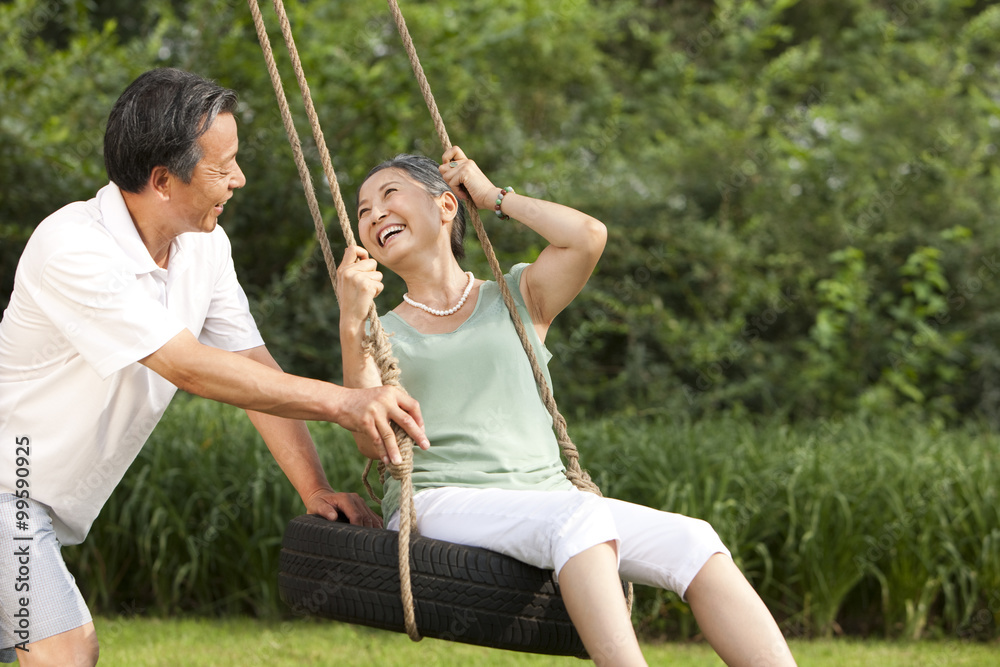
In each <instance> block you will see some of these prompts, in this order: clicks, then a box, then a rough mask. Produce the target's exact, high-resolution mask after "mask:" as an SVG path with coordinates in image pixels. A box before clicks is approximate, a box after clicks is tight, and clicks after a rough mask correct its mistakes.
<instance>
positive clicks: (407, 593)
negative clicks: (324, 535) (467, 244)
mask: <svg viewBox="0 0 1000 667" xmlns="http://www.w3.org/2000/svg"><path fill="white" fill-rule="evenodd" d="M247 2H248V4H249V6H250V13H251V15H252V16H253V21H254V27H255V28H256V31H257V38H258V40H259V41H260V45H261V50H262V51H263V54H264V60H265V62H266V63H267V71H268V74H269V76H270V79H271V85H272V87H273V88H274V93H275V97H276V98H277V100H278V108H279V110H280V112H281V120H282V123H283V125H284V127H285V133H286V134H287V135H288V141H289V145H290V146H291V149H292V154H293V156H294V159H295V166H296V168H297V170H298V173H299V179H300V180H301V181H302V188H303V191H304V192H305V196H306V202H307V204H308V207H309V212H310V214H311V216H312V218H313V223H314V226H315V229H316V238H317V240H318V241H319V244H320V248H321V249H322V251H323V258H324V261H325V263H326V268H327V271H328V273H329V275H330V280H331V283H332V284H333V287H334V292H336V287H337V280H336V273H337V267H336V262H335V260H334V258H333V251H332V250H331V248H330V241H329V238H328V236H327V233H326V226H325V225H324V223H323V219H322V215H321V213H320V210H319V204H318V202H317V200H316V192H315V189H314V187H313V183H312V177H311V175H310V173H309V168H308V166H307V164H306V161H305V155H304V153H303V151H302V144H301V142H300V140H299V135H298V131H297V130H296V129H295V123H294V121H293V119H292V115H291V111H290V109H289V107H288V100H287V98H286V96H285V92H284V86H283V84H282V82H281V76H280V74H279V73H278V68H277V65H276V63H275V60H274V53H273V51H272V49H271V42H270V39H269V37H268V35H267V29H266V27H265V25H264V20H263V17H262V16H261V13H260V6H259V4H258V2H257V0H247ZM273 3H274V10H275V13H276V14H277V16H278V21H279V25H280V26H281V33H282V36H283V38H284V40H285V45H286V46H287V48H288V53H289V57H290V58H291V62H292V69H293V70H294V72H295V78H296V81H297V82H298V85H299V89H300V91H301V93H302V100H303V103H304V105H305V110H306V116H307V117H308V119H309V124H310V127H311V128H312V132H313V139H314V141H315V142H316V146H317V149H318V150H319V154H320V161H321V163H322V166H323V173H324V175H325V176H326V179H327V182H328V183H329V185H330V194H331V196H332V197H333V201H334V205H335V207H336V210H337V217H338V219H339V221H340V228H341V232H342V233H343V235H344V239H345V240H346V242H347V244H348V245H349V246H350V245H357V243H356V241H355V238H354V232H353V230H352V229H351V221H350V218H349V217H348V214H347V210H346V207H345V206H344V201H343V197H342V196H341V193H340V185H339V182H338V180H337V175H336V173H335V171H334V169H333V163H332V160H331V159H330V153H329V150H328V148H327V145H326V140H325V138H324V136H323V130H322V128H321V127H320V123H319V117H318V115H317V113H316V109H315V106H314V105H313V102H312V95H311V93H310V90H309V84H308V82H307V80H306V77H305V74H304V72H303V70H302V62H301V60H300V58H299V54H298V49H297V47H296V46H295V40H294V37H293V35H292V30H291V26H290V24H289V21H288V15H287V13H286V12H285V7H284V2H283V1H282V0H273ZM388 3H389V9H390V11H391V13H392V16H393V20H394V21H395V23H396V28H397V29H398V31H399V34H400V37H401V39H402V41H403V45H404V48H405V49H406V52H407V56H408V57H409V60H410V64H411V65H412V67H413V71H414V74H415V75H416V77H417V81H418V83H419V86H420V91H421V93H422V95H423V97H424V101H425V102H426V103H427V108H428V109H429V110H430V113H431V117H432V119H433V122H434V127H435V130H436V131H437V134H438V137H439V139H440V140H441V145H442V146H443V148H444V149H445V150H447V149H449V148H451V146H452V144H451V140H450V139H449V138H448V132H447V129H446V128H445V126H444V121H443V120H442V118H441V114H440V112H439V111H438V108H437V103H436V102H435V100H434V95H433V93H432V92H431V89H430V85H429V84H428V82H427V77H426V76H425V75H424V70H423V67H422V66H421V64H420V59H419V57H418V56H417V52H416V49H415V48H414V46H413V40H412V38H411V37H410V34H409V30H408V29H407V27H406V22H405V20H404V19H403V14H402V12H401V11H400V9H399V4H398V2H396V0H388ZM466 208H467V211H468V213H469V216H468V217H469V218H470V219H471V220H472V222H473V226H474V227H475V229H476V235H477V236H478V237H479V242H480V243H481V244H482V246H483V251H484V253H485V255H486V259H487V261H488V263H489V265H490V269H491V270H492V272H493V275H494V277H495V279H496V282H497V285H498V286H499V287H500V292H501V294H502V296H503V300H504V304H505V305H506V306H507V309H508V312H509V313H510V317H511V320H512V322H513V323H514V328H515V330H516V331H517V335H518V338H519V339H520V341H521V345H522V346H523V347H524V351H525V353H526V355H527V357H528V361H529V362H530V364H531V369H532V373H533V375H534V378H535V382H536V384H537V385H538V390H539V394H540V396H541V398H542V402H543V403H544V404H545V407H546V408H547V409H548V411H549V413H550V414H551V415H552V420H553V428H554V429H555V433H556V438H557V440H558V442H559V446H560V449H561V451H562V453H563V456H564V457H565V459H566V462H567V466H566V477H567V478H568V479H569V480H570V481H571V482H572V483H573V484H574V485H575V486H577V487H578V488H580V489H582V490H584V491H590V492H591V493H595V494H597V495H601V492H600V489H599V488H598V487H597V485H596V484H594V482H593V481H591V479H590V476H589V475H588V474H587V472H586V471H584V470H582V469H581V467H580V463H579V459H580V456H579V452H578V451H577V449H576V445H575V444H573V441H572V440H571V439H570V437H569V433H568V432H567V429H566V420H565V419H564V418H563V416H562V414H561V413H560V412H559V409H558V407H557V406H556V403H555V399H554V397H553V395H552V391H551V389H550V388H549V386H548V383H547V382H546V380H545V376H544V375H543V373H542V369H541V365H540V364H539V363H538V358H537V356H536V355H535V351H534V348H533V347H532V345H531V341H530V340H529V339H528V336H527V333H526V332H525V329H524V323H523V322H522V321H521V318H520V317H519V316H518V314H517V306H516V304H515V302H514V298H513V295H512V294H511V293H510V288H509V287H508V285H507V281H506V280H504V277H503V270H502V269H501V268H500V263H499V262H498V261H497V258H496V253H495V252H494V250H493V245H492V243H491V242H490V240H489V238H488V237H487V235H486V230H485V228H484V226H483V222H482V219H481V218H480V216H479V212H478V211H476V210H475V208H474V206H473V205H472V203H471V202H468V201H467V202H466ZM338 298H339V295H338ZM368 319H369V332H368V334H367V335H366V337H365V341H364V352H365V354H368V355H370V356H371V357H372V358H373V359H374V361H375V363H376V365H377V366H378V369H379V373H380V376H381V380H382V384H383V385H392V386H396V387H400V388H401V385H400V383H399V375H400V371H399V363H398V360H397V359H396V358H395V357H394V356H393V355H392V348H391V346H390V344H389V340H388V336H387V335H386V333H385V330H384V328H383V327H382V324H381V321H380V320H379V317H378V313H377V311H376V308H375V306H374V305H372V307H371V309H370V310H369V313H368ZM393 431H394V433H395V436H396V441H397V443H398V444H399V451H400V455H401V457H402V462H401V463H400V464H399V465H394V464H391V463H390V464H389V465H387V466H384V465H383V464H381V463H380V464H379V473H380V478H381V479H382V481H383V482H384V474H385V471H386V470H388V472H389V473H390V474H391V475H392V477H393V478H394V479H396V480H397V481H399V483H400V498H399V503H400V505H399V507H400V509H399V512H400V522H399V583H400V597H401V600H402V604H403V620H404V624H405V626H406V633H407V635H409V637H410V639H412V640H413V641H420V639H421V637H420V634H419V632H418V630H417V626H416V613H415V609H414V602H413V593H412V588H411V585H410V553H409V552H410V534H411V531H413V530H416V525H417V518H416V512H415V510H414V506H413V482H412V477H411V473H412V471H413V440H412V438H410V436H409V435H408V434H407V433H406V432H405V431H403V429H401V428H399V427H398V426H397V425H395V424H393ZM371 466H372V462H371V461H368V463H367V465H366V466H365V470H364V473H363V477H362V478H363V481H364V484H365V488H366V489H367V490H368V493H369V495H370V496H371V497H372V498H374V499H375V500H376V501H378V502H381V501H379V499H378V498H377V497H376V496H375V494H374V492H373V491H372V488H371V485H370V484H369V482H368V473H369V471H370V470H371ZM628 608H629V611H630V612H631V608H632V584H629V585H628Z"/></svg>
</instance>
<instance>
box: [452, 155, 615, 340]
mask: <svg viewBox="0 0 1000 667" xmlns="http://www.w3.org/2000/svg"><path fill="white" fill-rule="evenodd" d="M440 169H441V175H442V176H443V177H444V179H445V181H446V182H447V183H448V185H449V186H451V189H452V190H454V191H455V192H456V193H458V194H459V196H460V197H463V198H471V199H472V201H473V203H474V204H475V205H476V207H478V208H480V209H484V208H485V209H490V210H494V208H495V205H496V201H497V199H498V197H499V196H500V192H501V190H502V189H501V188H500V187H498V186H496V185H494V184H493V183H492V181H490V180H489V179H488V178H487V177H486V176H485V175H484V174H483V172H482V170H480V169H479V167H478V165H476V163H475V162H473V161H472V160H469V159H468V158H467V157H466V156H465V153H463V152H462V149H461V148H459V147H458V146H453V147H452V148H450V149H449V150H448V151H446V152H445V154H444V164H442V165H441V168H440ZM500 206H501V213H502V214H503V215H505V216H509V217H510V218H511V219H513V220H517V221H518V222H520V223H521V224H523V225H524V226H526V227H528V228H529V229H532V230H534V231H535V232H536V233H538V234H539V235H540V236H541V237H542V238H544V239H545V240H546V241H548V242H549V245H548V246H546V247H545V249H544V250H542V252H541V253H540V254H539V255H538V259H536V260H535V261H534V263H532V265H531V266H529V267H528V268H526V269H525V271H524V273H523V274H522V276H521V294H522V295H523V296H524V301H525V303H526V304H527V306H528V309H529V311H530V312H531V317H532V319H533V320H534V322H535V329H536V330H537V331H538V335H539V337H540V338H541V339H542V340H545V334H546V333H547V332H548V328H549V326H550V325H551V324H552V321H553V320H554V319H555V317H556V315H558V314H559V313H560V312H562V310H563V308H565V307H566V306H568V305H569V304H570V302H571V301H572V300H573V299H574V298H576V295H577V294H579V293H580V290H582V289H583V286H584V285H586V284H587V280H588V279H589V278H590V274H591V272H593V270H594V267H595V266H597V260H598V259H600V257H601V253H602V252H604V244H605V242H606V241H607V229H606V228H605V226H604V224H603V223H602V222H601V221H599V220H597V219H596V218H593V217H591V216H589V215H587V214H586V213H582V212H580V211H577V210H576V209H573V208H570V207H568V206H563V205H562V204H556V203H554V202H550V201H545V200H542V199H535V198H533V197H527V196H525V195H519V194H516V193H514V192H508V193H506V194H505V195H504V196H503V197H502V201H501V204H500ZM507 224H512V223H510V222H508V223H507Z"/></svg>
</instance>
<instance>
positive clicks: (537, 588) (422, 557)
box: [278, 515, 587, 657]
mask: <svg viewBox="0 0 1000 667" xmlns="http://www.w3.org/2000/svg"><path fill="white" fill-rule="evenodd" d="M398 541H399V536H398V533H396V532H395V531H391V530H384V529H381V528H364V527H361V526H352V525H351V524H349V523H344V522H341V521H328V520H326V519H324V518H322V517H319V516H314V515H309V516H300V517H297V518H295V519H293V520H292V521H291V522H289V524H288V528H287V529H286V531H285V537H284V540H283V542H282V548H281V555H280V561H279V570H280V572H279V574H278V588H279V590H280V593H281V598H282V600H284V601H285V603H286V604H288V605H289V606H290V607H291V608H292V610H293V611H294V612H296V613H299V614H311V615H315V616H321V617H324V618H330V619H335V620H338V621H347V622H350V623H359V624H362V625H368V626H371V627H375V628H382V629H385V630H394V631H397V632H405V628H404V625H403V605H402V602H401V601H400V597H399V566H398V562H397V558H398V555H397V552H398ZM410 554H411V565H410V572H411V576H410V580H411V585H412V590H413V597H414V600H415V604H414V607H415V610H416V619H417V628H418V631H419V632H420V634H421V636H423V637H435V638H437V639H446V640H450V641H457V642H463V643H466V644H476V645H479V646H488V647H491V648H500V649H508V650H512V651H527V652H531V653H544V654H550V655H570V656H577V657H586V655H587V652H586V650H585V649H584V647H583V643H582V642H581V641H580V636H579V635H578V634H577V632H576V629H575V628H574V627H573V622H572V621H570V618H569V615H568V614H567V612H566V606H565V605H564V604H563V600H562V597H561V596H560V594H559V586H558V584H557V583H556V582H555V581H554V580H553V576H552V571H551V570H542V569H539V568H536V567H532V566H530V565H526V564H524V563H522V562H521V561H518V560H515V559H513V558H510V557H507V556H503V555H501V554H498V553H495V552H493V551H487V550H486V549H479V548H476V547H466V546H462V545H458V544H452V543H450V542H442V541H440V540H431V539H427V538H424V537H418V536H415V537H413V538H412V539H411V541H410Z"/></svg>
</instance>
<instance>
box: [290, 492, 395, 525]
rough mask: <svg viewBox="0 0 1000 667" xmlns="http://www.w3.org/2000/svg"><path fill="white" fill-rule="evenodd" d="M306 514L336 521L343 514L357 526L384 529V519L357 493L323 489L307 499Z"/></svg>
mask: <svg viewBox="0 0 1000 667" xmlns="http://www.w3.org/2000/svg"><path fill="white" fill-rule="evenodd" d="M305 503H306V512H307V513H309V514H318V515H319V516H321V517H323V518H325V519H329V520H330V521H336V520H337V517H338V516H339V515H341V514H343V515H344V516H346V517H347V518H348V520H350V522H351V523H353V524H354V525H356V526H372V527H375V528H381V527H382V518H381V517H380V516H379V515H378V514H375V512H373V511H372V510H371V509H370V508H369V507H368V505H367V504H365V501H364V500H362V499H361V496H359V495H358V494H356V493H342V492H337V491H334V490H332V489H321V490H318V491H316V492H315V493H313V495H312V496H310V497H309V498H307V499H306V501H305Z"/></svg>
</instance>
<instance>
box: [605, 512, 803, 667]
mask: <svg viewBox="0 0 1000 667" xmlns="http://www.w3.org/2000/svg"><path fill="white" fill-rule="evenodd" d="M604 502H605V503H606V505H607V507H608V508H609V509H610V510H611V513H612V516H614V520H615V527H616V528H617V529H618V534H619V536H620V538H621V544H620V549H621V565H620V571H621V576H622V577H624V578H625V579H627V580H629V581H633V582H635V583H639V584H645V585H649V586H656V587H658V588H663V589H666V590H669V591H673V592H675V593H677V594H679V595H680V596H681V597H682V598H683V599H684V600H686V601H687V602H688V603H689V604H690V605H691V611H692V612H693V613H694V617H695V620H697V621H698V626H699V627H700V628H701V630H702V632H704V634H705V637H706V638H707V639H708V641H709V643H710V644H711V645H712V648H714V649H715V650H716V652H717V653H718V654H719V657H721V658H722V659H723V660H724V661H725V662H726V664H728V665H752V666H753V667H770V666H772V665H773V666H779V665H794V664H795V661H794V659H793V658H792V655H791V652H790V651H789V650H788V645H787V643H786V642H785V639H784V637H783V636H782V635H781V631H780V630H779V629H778V625H777V623H775V622H774V618H773V617H772V616H771V613H770V612H769V611H768V609H767V607H766V606H765V605H764V603H763V602H762V601H761V599H760V597H759V596H758V595H757V593H756V592H755V591H754V590H753V588H752V587H751V586H750V583H749V582H748V581H747V580H746V578H745V577H744V576H743V573H742V572H740V570H739V568H738V567H736V565H735V564H734V563H733V561H732V558H731V557H730V555H729V550H728V549H726V547H725V545H723V543H722V540H720V539H719V536H718V534H716V532H715V530H714V529H713V528H712V527H711V526H710V525H709V524H708V523H706V522H704V521H702V520H700V519H694V518H691V517H687V516H683V515H680V514H673V513H670V512H661V511H659V510H654V509H652V508H649V507H644V506H642V505H635V504H633V503H626V502H624V501H621V500H615V499H613V498H606V499H604Z"/></svg>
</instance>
